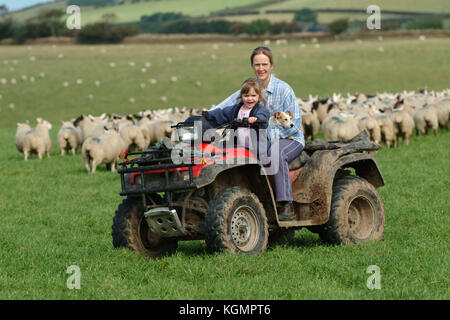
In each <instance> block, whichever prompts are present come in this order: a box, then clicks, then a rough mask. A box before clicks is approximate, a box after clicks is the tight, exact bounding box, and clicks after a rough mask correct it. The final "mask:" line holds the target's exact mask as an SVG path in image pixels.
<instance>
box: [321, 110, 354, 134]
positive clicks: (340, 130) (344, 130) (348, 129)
mask: <svg viewBox="0 0 450 320" xmlns="http://www.w3.org/2000/svg"><path fill="white" fill-rule="evenodd" d="M322 126H323V132H324V135H325V138H326V139H327V140H329V141H336V140H343V141H346V140H350V139H351V138H353V137H354V136H356V135H357V134H358V133H359V129H358V123H357V121H356V119H355V118H354V117H353V115H351V114H348V113H344V112H339V113H337V114H336V115H331V116H328V117H327V118H325V119H324V121H323V123H322Z"/></svg>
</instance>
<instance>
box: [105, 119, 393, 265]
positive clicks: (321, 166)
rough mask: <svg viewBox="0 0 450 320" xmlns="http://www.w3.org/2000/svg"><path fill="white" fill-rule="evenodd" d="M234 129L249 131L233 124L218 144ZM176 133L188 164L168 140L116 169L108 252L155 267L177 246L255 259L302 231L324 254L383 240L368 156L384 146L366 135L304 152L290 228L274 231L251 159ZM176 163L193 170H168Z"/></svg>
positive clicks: (294, 170) (271, 207) (271, 203)
mask: <svg viewBox="0 0 450 320" xmlns="http://www.w3.org/2000/svg"><path fill="white" fill-rule="evenodd" d="M239 126H248V124H247V123H246V122H244V123H240V122H237V121H233V122H232V123H230V124H226V125H225V126H224V128H225V130H224V134H225V132H227V129H230V128H231V129H233V128H236V127H239ZM174 127H175V128H176V130H178V131H180V132H181V133H179V136H180V138H181V140H182V141H185V140H187V141H188V144H187V145H188V146H189V152H188V154H186V149H182V150H178V149H177V148H176V147H174V146H173V144H171V143H170V140H169V141H167V140H166V141H165V142H164V143H160V145H159V146H157V147H153V148H150V149H148V150H147V151H144V152H135V153H129V154H127V155H126V156H125V158H124V160H123V162H122V163H119V166H120V167H121V168H120V169H119V170H118V173H120V176H121V184H122V191H121V193H120V195H121V196H126V198H125V199H124V200H123V202H122V203H121V204H120V205H119V207H118V209H117V211H116V213H115V216H114V219H113V225H112V238H113V245H114V247H116V248H119V247H127V248H131V249H133V250H135V251H137V252H139V253H143V254H145V255H147V256H148V257H150V258H157V257H160V256H164V255H168V254H171V253H174V252H175V250H176V249H177V246H178V241H183V240H205V242H206V248H207V251H208V252H217V251H226V252H233V253H243V254H260V253H262V252H264V250H265V249H266V248H267V246H268V245H275V244H280V243H286V242H288V241H290V240H292V239H293V237H294V232H295V230H296V229H300V228H303V227H306V228H307V229H308V230H310V231H311V232H314V233H318V234H319V236H320V239H321V240H323V241H324V242H326V243H329V244H346V243H360V242H366V241H372V240H380V239H381V238H382V237H383V233H384V227H385V215H384V208H383V203H382V200H381V198H380V196H379V194H378V192H377V190H376V188H378V187H381V186H383V185H384V181H383V177H382V175H381V173H380V170H379V169H378V166H377V164H376V162H375V160H374V158H373V156H372V154H373V152H371V151H373V150H377V149H380V148H381V146H380V145H378V144H375V143H373V142H370V141H369V138H368V135H367V133H366V132H365V131H363V132H362V133H360V134H359V135H357V136H355V137H354V138H353V139H351V140H349V141H328V142H324V141H320V140H316V141H313V142H310V143H307V144H306V146H305V148H304V150H303V152H302V153H301V155H300V156H299V157H298V158H296V159H294V160H293V161H291V162H290V163H289V170H290V177H291V181H292V193H293V199H294V201H293V208H292V209H293V211H294V214H295V219H294V220H292V221H280V220H279V219H278V212H277V206H276V202H275V197H274V190H273V188H272V184H271V179H270V176H268V175H264V174H261V172H262V171H261V169H262V168H263V165H262V164H261V163H260V161H259V160H258V159H257V157H256V156H255V155H254V154H253V153H252V152H250V150H248V149H246V148H241V147H238V146H237V147H236V146H234V147H233V148H227V147H224V146H223V145H222V147H221V146H220V144H214V143H213V141H202V140H200V141H197V142H196V140H195V139H193V137H194V136H196V135H198V132H197V133H196V132H195V130H194V126H193V123H192V122H181V123H178V124H177V125H175V126H174ZM222 137H223V136H222ZM189 140H190V142H189ZM197 140H198V139H197ZM183 150H184V151H183ZM183 152H184V154H183ZM174 154H180V155H181V154H183V155H184V156H185V157H187V158H190V160H192V161H190V162H189V161H188V162H182V163H175V162H174V161H173V155H174ZM194 160H195V161H194ZM224 160H227V161H224ZM229 160H233V161H229Z"/></svg>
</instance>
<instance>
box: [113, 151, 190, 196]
mask: <svg viewBox="0 0 450 320" xmlns="http://www.w3.org/2000/svg"><path fill="white" fill-rule="evenodd" d="M172 150H173V149H161V148H159V149H149V150H146V151H143V152H130V153H128V154H126V155H125V157H124V159H123V162H120V163H119V164H118V166H120V168H119V169H118V170H117V172H118V173H119V174H120V180H121V184H122V191H121V192H120V195H121V196H127V195H139V194H141V195H142V198H143V201H144V205H146V197H145V195H146V194H150V193H157V192H165V193H166V197H167V201H168V203H169V205H170V203H171V192H172V191H179V190H188V189H195V188H196V185H195V184H194V175H193V170H192V167H193V166H194V164H193V163H181V164H174V163H173V162H172V159H171V154H172ZM132 156H133V158H132ZM182 168H185V170H179V169H182ZM177 169H178V170H177ZM179 171H188V179H186V180H187V181H181V182H179V181H173V179H170V178H171V177H170V174H172V175H176V174H177V173H178V172H179ZM149 173H150V174H151V173H159V174H161V173H162V174H163V177H164V179H161V177H160V178H159V179H158V181H157V183H158V185H153V186H148V184H149V183H148V181H146V179H145V175H146V174H149ZM132 175H133V177H134V178H136V177H140V185H139V184H132V183H131V176H132Z"/></svg>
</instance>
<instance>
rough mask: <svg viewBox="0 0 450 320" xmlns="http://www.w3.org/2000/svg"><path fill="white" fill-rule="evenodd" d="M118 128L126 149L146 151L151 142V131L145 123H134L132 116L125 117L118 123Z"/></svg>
mask: <svg viewBox="0 0 450 320" xmlns="http://www.w3.org/2000/svg"><path fill="white" fill-rule="evenodd" d="M117 129H118V131H119V133H120V135H121V137H122V139H123V141H124V143H125V149H127V150H129V151H131V150H133V149H135V148H137V149H139V150H140V151H144V150H145V149H147V147H148V143H149V142H150V131H149V129H148V128H147V127H146V126H144V125H136V124H134V120H133V118H132V117H131V116H127V117H123V118H122V119H121V120H119V122H118V123H117Z"/></svg>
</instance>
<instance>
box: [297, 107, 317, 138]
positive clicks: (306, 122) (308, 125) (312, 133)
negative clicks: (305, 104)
mask: <svg viewBox="0 0 450 320" xmlns="http://www.w3.org/2000/svg"><path fill="white" fill-rule="evenodd" d="M300 111H301V115H302V127H303V133H304V135H305V139H307V138H308V137H311V140H314V138H315V137H316V136H317V134H318V133H319V129H320V121H319V118H318V117H317V113H316V111H315V110H312V111H307V110H305V109H303V108H301V109H300Z"/></svg>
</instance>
